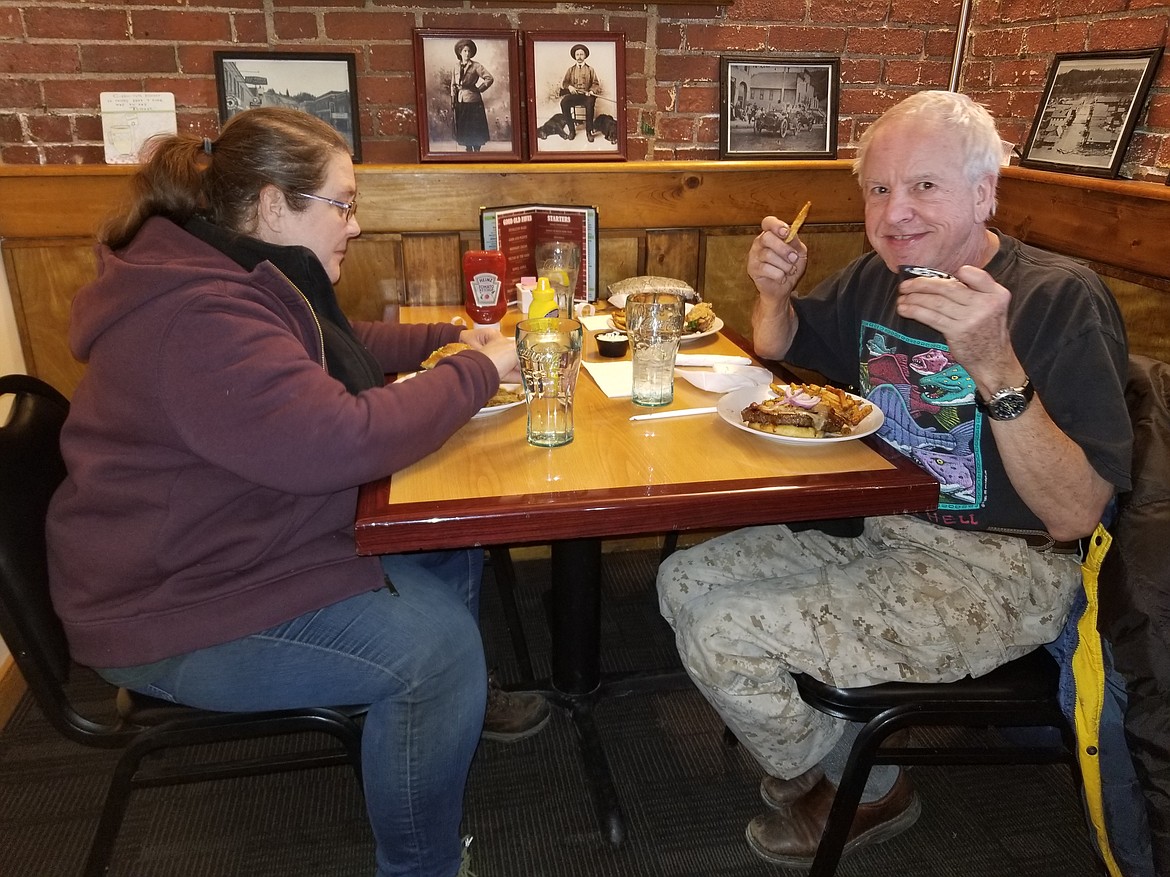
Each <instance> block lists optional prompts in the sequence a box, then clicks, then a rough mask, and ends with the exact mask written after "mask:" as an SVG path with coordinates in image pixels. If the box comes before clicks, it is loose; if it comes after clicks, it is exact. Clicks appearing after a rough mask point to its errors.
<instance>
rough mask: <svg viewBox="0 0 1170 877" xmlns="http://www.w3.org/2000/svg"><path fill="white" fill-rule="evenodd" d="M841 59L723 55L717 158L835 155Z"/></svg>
mask: <svg viewBox="0 0 1170 877" xmlns="http://www.w3.org/2000/svg"><path fill="white" fill-rule="evenodd" d="M840 81H841V59H840V58H837V57H788V56H784V55H765V54H758V55H723V56H720V58H719V94H720V101H719V157H720V158H721V159H741V160H745V161H746V160H758V159H818V158H836V157H837V115H838V110H839V105H838V95H839V92H840Z"/></svg>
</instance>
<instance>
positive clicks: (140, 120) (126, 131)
mask: <svg viewBox="0 0 1170 877" xmlns="http://www.w3.org/2000/svg"><path fill="white" fill-rule="evenodd" d="M101 107H102V139H103V140H104V141H105V146H106V164H138V162H139V153H140V152H141V151H142V147H143V145H144V144H145V143H146V141H147V140H149V139H150V138H151V137H153V136H154V135H156V134H174V133H176V132H177V131H178V130H179V129H178V123H177V122H176V120H175V96H174V95H173V94H171V93H169V92H140V91H103V92H102V93H101Z"/></svg>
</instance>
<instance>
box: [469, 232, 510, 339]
mask: <svg viewBox="0 0 1170 877" xmlns="http://www.w3.org/2000/svg"><path fill="white" fill-rule="evenodd" d="M505 270H506V264H505V262H504V254H503V253H501V252H500V251H499V250H468V251H467V252H466V253H464V254H463V300H464V305H465V307H466V308H467V315H468V316H469V317H471V321H472V322H473V323H475V325H476V326H493V327H495V328H497V329H498V328H499V326H500V320H502V319H503V318H504V313H505V312H506V311H507V310H508V295H507V292H506V291H505V289H504V273H505Z"/></svg>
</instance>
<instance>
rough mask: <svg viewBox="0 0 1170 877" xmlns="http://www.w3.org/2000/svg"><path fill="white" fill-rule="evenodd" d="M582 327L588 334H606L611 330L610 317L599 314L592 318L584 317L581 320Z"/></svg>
mask: <svg viewBox="0 0 1170 877" xmlns="http://www.w3.org/2000/svg"><path fill="white" fill-rule="evenodd" d="M579 319H580V320H581V325H582V326H584V327H585V330H586V331H587V332H604V331H605V330H606V329H609V328H611V327H610V325H609V315H607V314H597V315H595V316H592V317H586V316H582V317H580V318H579Z"/></svg>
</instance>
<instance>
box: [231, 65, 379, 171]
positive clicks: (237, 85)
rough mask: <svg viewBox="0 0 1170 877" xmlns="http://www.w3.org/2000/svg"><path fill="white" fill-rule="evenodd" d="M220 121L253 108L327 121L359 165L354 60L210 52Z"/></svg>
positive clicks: (360, 153) (360, 143)
mask: <svg viewBox="0 0 1170 877" xmlns="http://www.w3.org/2000/svg"><path fill="white" fill-rule="evenodd" d="M214 59H215V85H216V89H217V90H218V92H219V119H220V122H221V123H224V122H227V120H228V119H230V118H231V117H232V116H234V115H235V114H236V113H238V112H241V111H243V110H246V109H250V108H252V107H259V106H280V107H291V108H293V109H298V110H304V111H306V112H308V113H312V114H313V115H314V116H316V117H317V118H319V119H322V120H323V121H325V122H328V123H329V124H330V125H332V126H333V127H334V128H336V129H337V131H338V132H339V133H340V134H341V136H342V137H344V138H345V139H346V142H348V143H349V147H350V156H351V157H352V158H353V160H354V161H355V162H360V161H361V160H362V141H361V130H360V129H361V124H360V119H359V116H358V103H357V69H356V65H355V63H354V56H353V55H352V54H347V53H343V52H341V53H337V52H215V53H214Z"/></svg>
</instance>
